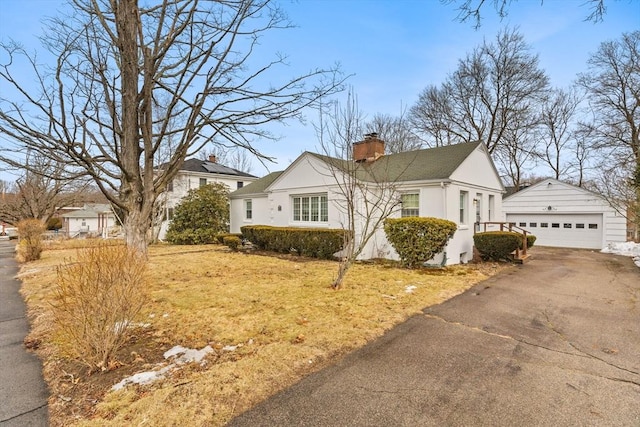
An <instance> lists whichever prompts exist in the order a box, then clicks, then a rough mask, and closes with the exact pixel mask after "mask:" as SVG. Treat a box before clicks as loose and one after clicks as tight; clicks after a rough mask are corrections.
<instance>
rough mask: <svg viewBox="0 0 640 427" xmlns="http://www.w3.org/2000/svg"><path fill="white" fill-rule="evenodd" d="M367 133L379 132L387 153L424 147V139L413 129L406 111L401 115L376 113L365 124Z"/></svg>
mask: <svg viewBox="0 0 640 427" xmlns="http://www.w3.org/2000/svg"><path fill="white" fill-rule="evenodd" d="M364 131H365V133H377V134H378V137H379V138H380V139H382V140H383V141H384V142H385V147H386V151H387V153H402V152H404V151H412V150H418V149H420V148H423V144H422V141H420V138H418V137H417V135H416V134H415V133H414V132H413V130H412V129H411V124H410V123H409V121H408V120H407V117H406V111H404V110H403V111H402V112H401V113H400V115H399V116H392V115H389V114H375V115H374V116H373V118H372V119H371V120H369V121H367V122H366V123H365V125H364Z"/></svg>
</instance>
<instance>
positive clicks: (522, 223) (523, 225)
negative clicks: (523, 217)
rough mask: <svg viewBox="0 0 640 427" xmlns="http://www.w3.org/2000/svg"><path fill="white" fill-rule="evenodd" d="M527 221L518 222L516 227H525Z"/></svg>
mask: <svg viewBox="0 0 640 427" xmlns="http://www.w3.org/2000/svg"><path fill="white" fill-rule="evenodd" d="M526 226H527V223H526V222H520V223H518V227H526Z"/></svg>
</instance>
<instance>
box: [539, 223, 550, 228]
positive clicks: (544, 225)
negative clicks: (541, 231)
mask: <svg viewBox="0 0 640 427" xmlns="http://www.w3.org/2000/svg"><path fill="white" fill-rule="evenodd" d="M540 227H542V228H549V223H548V222H541V223H540Z"/></svg>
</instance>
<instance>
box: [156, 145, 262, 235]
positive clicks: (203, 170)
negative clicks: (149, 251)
mask: <svg viewBox="0 0 640 427" xmlns="http://www.w3.org/2000/svg"><path fill="white" fill-rule="evenodd" d="M160 168H162V166H160ZM256 179H258V177H257V176H254V175H251V174H248V173H246V172H242V171H239V170H237V169H233V168H230V167H227V166H223V165H221V164H219V163H217V162H216V157H215V156H209V160H200V159H188V160H185V161H184V162H183V163H182V166H181V167H180V170H179V171H178V174H177V175H176V177H175V178H174V179H173V181H171V182H170V183H169V185H167V189H166V191H165V192H164V193H163V194H162V195H161V196H160V200H161V202H162V204H163V218H162V222H161V225H160V231H159V234H158V238H159V239H160V240H163V239H164V238H165V235H166V233H167V229H168V228H169V223H170V222H171V220H172V219H173V210H174V208H175V207H176V206H177V205H178V204H179V203H180V201H181V200H182V198H183V197H184V196H186V195H187V193H188V192H189V190H191V189H195V188H199V187H202V186H203V185H206V184H213V183H221V184H225V185H226V186H227V187H228V188H229V191H234V190H237V189H239V188H242V187H244V186H245V185H247V184H249V183H251V182H253V181H255V180H256Z"/></svg>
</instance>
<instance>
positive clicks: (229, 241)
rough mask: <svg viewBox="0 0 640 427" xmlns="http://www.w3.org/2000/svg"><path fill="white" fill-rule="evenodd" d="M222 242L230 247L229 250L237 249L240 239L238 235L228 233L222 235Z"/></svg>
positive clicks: (240, 243)
mask: <svg viewBox="0 0 640 427" xmlns="http://www.w3.org/2000/svg"><path fill="white" fill-rule="evenodd" d="M222 243H223V244H224V245H225V246H228V247H229V248H231V250H234V251H237V250H238V248H239V247H240V246H241V245H242V240H241V239H240V237H238V236H233V235H229V236H224V237H223V239H222Z"/></svg>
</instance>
